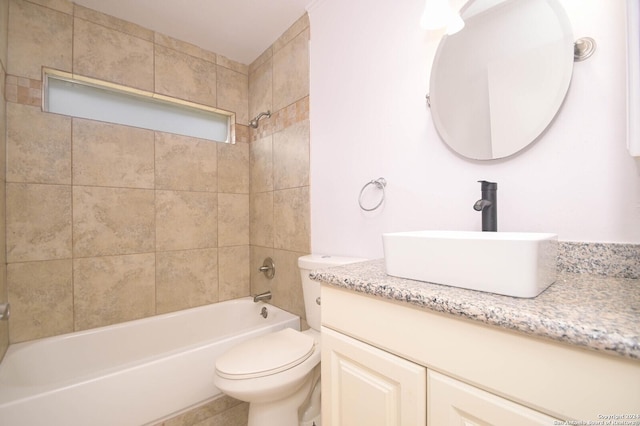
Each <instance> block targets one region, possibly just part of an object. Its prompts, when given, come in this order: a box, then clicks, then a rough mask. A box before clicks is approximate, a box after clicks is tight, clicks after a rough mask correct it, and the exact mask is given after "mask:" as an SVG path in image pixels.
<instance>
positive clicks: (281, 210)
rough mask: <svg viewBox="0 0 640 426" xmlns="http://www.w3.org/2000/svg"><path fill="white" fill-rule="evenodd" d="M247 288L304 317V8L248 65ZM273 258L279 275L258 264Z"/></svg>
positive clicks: (306, 54) (306, 183) (306, 70)
mask: <svg viewBox="0 0 640 426" xmlns="http://www.w3.org/2000/svg"><path fill="white" fill-rule="evenodd" d="M267 110H270V111H271V112H272V113H273V115H272V116H271V118H269V119H266V118H263V119H262V120H260V123H259V127H258V129H256V130H253V129H252V130H251V152H250V157H251V203H250V206H251V214H250V217H251V238H250V240H251V291H252V293H258V292H262V291H266V290H269V289H270V290H271V291H272V293H273V300H272V303H274V304H275V305H277V306H280V307H282V308H283V309H286V310H288V311H290V312H293V313H295V314H297V315H300V316H301V317H302V318H305V312H304V301H303V298H302V288H301V282H300V281H301V280H300V274H299V271H298V265H297V259H298V257H299V256H301V255H304V254H308V253H309V251H310V249H311V248H310V247H311V237H310V213H309V211H310V209H309V20H308V16H307V15H304V16H303V17H301V18H300V19H299V20H298V21H297V22H296V23H294V24H293V25H292V26H291V27H290V28H289V29H288V30H287V31H286V32H285V33H284V34H283V35H282V36H281V37H280V38H279V39H278V40H277V41H276V42H275V43H274V44H273V45H272V46H270V47H269V48H268V49H267V50H266V51H265V52H264V53H263V54H262V55H260V57H259V58H258V59H256V60H255V61H254V62H253V63H252V64H251V65H250V66H249V116H250V117H255V116H256V115H258V114H259V113H260V112H263V111H267ZM265 257H271V258H273V260H274V262H275V265H276V275H275V277H274V279H273V280H267V279H266V278H265V277H264V275H263V274H261V273H259V272H258V271H257V268H258V267H259V266H260V265H262V261H263V259H264V258H265Z"/></svg>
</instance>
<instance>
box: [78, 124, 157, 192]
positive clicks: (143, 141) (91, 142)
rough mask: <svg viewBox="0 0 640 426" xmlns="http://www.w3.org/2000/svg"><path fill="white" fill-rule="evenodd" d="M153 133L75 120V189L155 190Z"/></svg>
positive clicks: (134, 128) (133, 128) (127, 127)
mask: <svg viewBox="0 0 640 426" xmlns="http://www.w3.org/2000/svg"><path fill="white" fill-rule="evenodd" d="M153 157H154V144H153V131H151V130H146V129H139V128H136V127H129V126H122V125H118V124H110V123H102V122H99V121H93V120H83V119H79V118H74V119H73V183H74V185H95V186H113V187H122V188H149V189H151V188H153V187H154V158H153Z"/></svg>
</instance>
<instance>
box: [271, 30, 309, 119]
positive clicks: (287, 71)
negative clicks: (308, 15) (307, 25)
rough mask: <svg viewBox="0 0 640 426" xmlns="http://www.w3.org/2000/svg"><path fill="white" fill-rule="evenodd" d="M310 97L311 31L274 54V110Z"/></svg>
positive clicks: (302, 34)
mask: <svg viewBox="0 0 640 426" xmlns="http://www.w3.org/2000/svg"><path fill="white" fill-rule="evenodd" d="M308 95H309V30H308V29H306V30H304V31H303V32H301V33H300V34H298V35H297V36H296V37H295V38H294V39H293V40H291V41H290V42H289V43H288V44H286V45H285V46H284V47H282V49H280V50H278V51H276V52H275V53H274V54H273V109H274V110H276V111H278V110H280V109H282V108H284V107H286V106H287V105H289V104H292V103H294V102H295V101H297V100H299V99H301V98H304V97H305V96H308Z"/></svg>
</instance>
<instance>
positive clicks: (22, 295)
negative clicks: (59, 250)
mask: <svg viewBox="0 0 640 426" xmlns="http://www.w3.org/2000/svg"><path fill="white" fill-rule="evenodd" d="M7 281H8V287H9V303H11V321H9V326H10V332H11V341H12V342H13V343H17V342H24V341H26V340H32V339H39V338H42V337H49V336H55V335H58V334H63V333H71V332H72V331H73V284H72V264H71V259H64V260H51V261H44V262H25V263H10V264H9V265H8V266H7Z"/></svg>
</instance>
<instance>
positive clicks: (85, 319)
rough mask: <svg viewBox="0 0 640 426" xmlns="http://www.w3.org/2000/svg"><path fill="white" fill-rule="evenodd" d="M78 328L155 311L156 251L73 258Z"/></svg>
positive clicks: (129, 318) (76, 326)
mask: <svg viewBox="0 0 640 426" xmlns="http://www.w3.org/2000/svg"><path fill="white" fill-rule="evenodd" d="M73 299H74V308H75V330H76V331H77V330H86V329H89V328H94V327H101V326H104V325H109V324H115V323H118V322H123V321H130V320H133V319H138V318H143V317H148V316H151V315H154V314H155V254H154V253H146V254H133V255H127V256H105V257H89V258H84V259H74V260H73Z"/></svg>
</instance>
